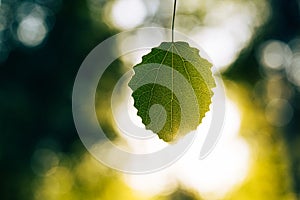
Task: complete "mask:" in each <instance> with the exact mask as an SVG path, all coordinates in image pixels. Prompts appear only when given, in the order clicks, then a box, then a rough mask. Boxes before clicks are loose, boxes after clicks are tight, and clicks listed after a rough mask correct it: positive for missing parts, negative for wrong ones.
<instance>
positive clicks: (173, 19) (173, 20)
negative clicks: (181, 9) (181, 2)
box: [172, 0, 177, 43]
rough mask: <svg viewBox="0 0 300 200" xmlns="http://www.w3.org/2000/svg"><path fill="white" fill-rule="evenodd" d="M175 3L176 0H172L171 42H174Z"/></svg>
mask: <svg viewBox="0 0 300 200" xmlns="http://www.w3.org/2000/svg"><path fill="white" fill-rule="evenodd" d="M176 5H177V0H174V9H173V18H172V43H174V26H175V16H176Z"/></svg>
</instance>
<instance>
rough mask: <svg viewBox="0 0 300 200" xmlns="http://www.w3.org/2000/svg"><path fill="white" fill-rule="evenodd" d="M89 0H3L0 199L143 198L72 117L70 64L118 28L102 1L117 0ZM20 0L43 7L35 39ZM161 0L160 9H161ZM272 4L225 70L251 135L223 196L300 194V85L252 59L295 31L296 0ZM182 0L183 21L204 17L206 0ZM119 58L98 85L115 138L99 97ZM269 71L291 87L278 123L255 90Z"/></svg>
mask: <svg viewBox="0 0 300 200" xmlns="http://www.w3.org/2000/svg"><path fill="white" fill-rule="evenodd" d="M90 1H91V2H93V3H94V4H95V5H96V6H97V8H95V9H91V8H89V6H88V4H87V1H84V0H63V1H59V0H57V1H55V0H36V1H19V0H6V1H5V0H2V1H1V5H0V9H1V12H0V23H1V25H3V27H5V26H6V29H3V30H2V29H1V30H0V38H1V42H0V55H1V56H0V58H1V59H0V62H1V64H0V133H1V137H2V139H1V140H0V199H4V200H17V199H22V200H27V199H28V200H29V199H39V200H40V199H43V200H47V199H49V200H50V199H66V200H67V199H72V200H73V199H91V200H93V199H101V200H105V199H141V200H142V199H147V198H146V197H144V196H143V195H140V194H138V193H137V192H135V191H133V190H132V189H131V188H130V187H129V186H128V185H126V183H125V182H124V180H123V179H122V174H120V173H118V172H115V171H113V170H111V169H108V168H107V167H104V166H103V165H101V164H99V163H98V162H97V161H95V160H94V159H93V158H91V156H90V155H89V153H88V152H87V151H86V150H85V149H84V147H83V146H82V144H81V142H79V138H78V136H77V133H76V130H75V127H74V123H73V119H72V108H71V104H72V103H71V94H72V86H73V82H74V79H75V76H76V73H77V70H78V69H79V67H80V64H81V62H82V61H83V60H84V58H85V56H86V55H87V54H88V53H89V52H90V50H91V49H93V48H94V47H95V46H96V45H97V44H98V43H100V42H101V41H103V40H104V39H106V38H108V37H109V36H111V35H113V34H115V33H117V32H118V30H117V29H115V28H114V27H113V26H112V25H111V24H109V23H107V21H106V20H107V19H106V18H107V13H105V10H104V4H112V3H113V2H115V1H104V0H103V1H96V0H95V1H92V0H90ZM228 1H230V0H228ZM24 2H31V3H34V2H36V3H37V4H39V5H41V6H43V8H45V10H47V12H46V13H48V14H47V18H46V22H47V27H48V32H47V37H46V38H45V40H43V42H42V43H41V44H40V45H37V46H35V47H28V46H26V45H24V43H22V40H21V39H22V38H19V39H20V40H18V36H17V31H16V27H17V23H18V20H17V18H18V16H19V15H18V13H19V12H21V11H20V10H18V6H19V5H21V3H24ZM166 2H167V1H166ZM166 2H165V1H164V2H162V3H161V4H162V5H161V6H160V8H159V10H158V11H157V12H160V14H161V13H163V11H164V8H165V6H164V5H165V3H166ZM189 2H191V3H192V1H189ZM226 2H227V1H226ZM233 2H235V3H240V2H241V1H233ZM167 3H168V2H167ZM194 3H195V2H194ZM197 3H198V2H197ZM94 4H93V5H94ZM200 4H201V3H200ZM269 4H270V10H271V17H270V19H269V21H268V22H267V23H266V24H265V25H264V26H263V27H261V28H260V29H258V30H257V33H256V34H255V38H253V40H252V41H251V42H250V43H249V44H248V45H247V46H246V48H244V50H243V51H242V52H241V53H240V55H238V58H237V59H236V60H235V62H234V63H233V64H232V65H231V66H230V68H229V69H228V70H227V71H225V72H224V73H223V76H224V78H226V88H227V90H228V93H229V96H230V98H231V99H233V100H234V102H236V103H237V104H238V106H239V109H240V111H241V113H242V126H241V130H240V135H241V136H243V137H244V138H245V139H246V140H247V142H248V143H249V144H250V146H251V151H252V152H251V153H252V155H253V157H252V162H251V166H250V171H249V174H248V176H247V178H246V179H245V180H244V181H243V183H241V184H240V185H238V186H236V187H235V188H234V189H233V190H232V191H230V192H229V193H228V194H227V195H226V196H225V197H224V199H242V200H247V199H287V200H289V199H291V200H292V199H297V198H299V196H300V171H299V169H300V151H299V147H300V137H299V136H300V135H299V134H300V131H299V130H300V124H299V118H300V114H299V113H300V106H299V102H300V94H299V88H298V87H297V86H296V85H294V84H292V83H290V82H289V80H288V77H287V74H286V73H285V72H284V71H282V70H281V71H280V70H279V71H277V72H272V73H271V75H270V74H268V73H266V72H264V69H263V67H262V66H261V65H260V63H259V62H258V60H257V51H258V49H259V48H260V46H261V44H262V43H264V42H265V41H267V40H271V39H272V40H274V39H276V40H280V41H283V42H286V43H288V42H289V41H290V40H292V39H293V38H295V37H299V36H300V14H299V13H300V12H299V4H300V3H299V1H297V0H290V1H284V0H269ZM191 5H192V4H191ZM5 6H6V7H5ZM6 8H9V9H6ZM182 8H183V9H182V11H180V12H179V17H178V18H181V19H182V21H180V20H179V22H178V24H179V26H181V30H185V29H187V27H188V24H187V23H186V22H187V21H190V20H191V17H192V21H193V20H195V21H197V20H198V21H197V25H201V23H202V22H203V21H201V20H202V19H203V17H204V16H205V14H206V10H205V9H204V7H203V5H202V7H201V8H199V9H198V10H197V9H195V10H193V11H191V12H192V13H194V14H193V15H191V14H186V12H187V10H189V7H184V6H183V7H182ZM5 9H6V10H5ZM185 9H186V10H185ZM3 10H4V11H5V12H4V11H3ZM49 13H50V14H49ZM91 13H92V14H91ZM103 13H105V16H106V17H105V16H104V17H103ZM186 17H187V18H186ZM183 19H185V20H183ZM199 19H200V20H199ZM147 20H149V19H147ZM147 20H146V21H145V23H148V24H151V23H152V22H154V23H156V22H157V23H158V22H160V21H161V22H162V24H166V23H168V21H169V15H168V16H167V17H166V15H163V17H161V18H159V17H153V20H152V21H150V22H149V21H147ZM4 21H5V23H4ZM199 21H200V22H199ZM193 22H194V21H193ZM4 25H5V26H4ZM160 25H161V24H160ZM185 26H186V27H185ZM190 26H195V23H190ZM236 28H237V29H238V28H239V27H236ZM179 29H180V28H179ZM25 36H26V37H29V36H28V35H25ZM25 36H23V37H25ZM3 38H4V39H3ZM25 39H26V38H25ZM27 39H28V38H27ZM29 39H30V37H29ZM23 40H24V38H23ZM32 42H33V41H32ZM122 67H123V63H122V62H121V61H116V62H115V63H113V65H112V67H111V68H110V70H109V71H107V72H106V73H105V76H104V78H103V79H102V80H101V81H100V83H99V84H100V85H101V84H102V85H103V86H104V87H101V91H98V92H99V93H100V92H101V94H105V95H101V96H97V97H96V98H97V105H96V106H97V108H99V109H97V112H98V117H99V121H101V122H103V124H102V126H104V127H105V129H106V130H108V132H109V133H112V134H111V135H109V136H108V137H109V138H110V139H114V138H116V130H115V128H114V124H113V123H112V122H111V121H112V120H111V119H112V117H111V113H110V111H107V110H105V108H106V107H107V106H108V105H109V103H110V102H109V101H108V100H107V98H106V97H107V96H110V95H111V89H112V88H113V85H114V83H115V82H116V80H118V77H120V75H121V74H122ZM274 74H276V75H278V74H279V75H280V76H281V77H282V79H283V84H284V85H285V86H287V87H288V88H289V89H290V90H291V91H292V93H293V96H292V98H290V100H289V101H290V103H291V105H292V106H293V113H294V114H293V116H294V117H293V119H292V120H291V122H290V123H289V124H288V125H287V126H284V127H279V128H278V127H275V126H272V125H271V124H270V123H269V122H268V121H266V117H265V107H266V105H267V103H266V100H265V95H266V91H264V90H263V91H260V92H258V93H255V89H256V87H257V84H258V83H259V82H260V81H264V80H265V79H268V78H269V77H270V76H273V75H274ZM263 83H265V82H263ZM264 87H267V86H266V85H264ZM200 196H201V194H198V193H196V192H193V191H190V189H189V188H184V189H182V188H180V187H179V188H178V190H177V191H174V193H172V194H166V195H161V196H157V197H153V198H154V199H158V200H159V199H162V200H163V199H166V200H167V199H181V200H184V199H187V200H189V199H201V197H200Z"/></svg>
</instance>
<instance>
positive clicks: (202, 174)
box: [118, 94, 250, 199]
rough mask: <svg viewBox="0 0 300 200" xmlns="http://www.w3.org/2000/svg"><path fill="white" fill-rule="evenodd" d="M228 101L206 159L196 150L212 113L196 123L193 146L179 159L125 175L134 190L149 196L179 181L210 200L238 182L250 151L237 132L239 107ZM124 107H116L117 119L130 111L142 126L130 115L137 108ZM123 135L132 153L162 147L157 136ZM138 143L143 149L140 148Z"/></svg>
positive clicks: (240, 180) (162, 143)
mask: <svg viewBox="0 0 300 200" xmlns="http://www.w3.org/2000/svg"><path fill="white" fill-rule="evenodd" d="M128 95H129V94H128ZM227 102H228V104H227V106H226V119H225V124H224V128H223V130H222V135H221V138H220V140H219V142H218V143H217V146H216V148H215V149H214V150H213V152H212V153H211V154H210V155H209V156H208V157H207V158H205V159H204V160H199V153H200V149H201V146H202V144H203V142H204V140H205V137H206V134H207V132H208V129H209V126H210V123H211V119H212V116H211V115H212V113H211V112H209V113H208V114H207V116H206V118H205V119H204V121H203V123H202V124H201V125H200V126H199V128H198V130H197V132H198V134H197V137H196V139H195V141H194V143H193V145H192V146H191V148H190V149H189V150H188V152H187V153H186V154H185V155H184V156H183V157H182V158H181V159H180V160H179V161H178V162H176V163H175V164H174V165H172V166H171V167H168V168H166V169H163V170H162V171H159V172H156V173H153V174H146V175H125V174H124V179H125V181H126V182H127V184H128V185H129V186H130V187H132V188H133V189H134V190H136V191H137V192H139V193H142V194H143V195H146V196H150V197H151V196H155V195H157V194H168V193H170V192H172V191H173V190H174V189H175V188H176V187H177V186H178V184H180V185H182V186H184V187H186V188H191V189H193V190H195V191H198V192H199V194H200V195H201V196H203V197H207V198H208V199H210V198H221V197H222V196H224V195H225V194H226V193H227V192H228V191H230V190H231V189H233V187H234V186H236V185H237V184H239V183H241V182H242V181H243V180H244V178H245V177H246V175H247V172H248V167H249V162H250V150H249V146H248V144H247V143H246V142H245V140H243V139H242V138H241V137H239V135H238V133H239V128H240V122H241V118H240V113H239V110H238V108H237V107H236V106H235V105H234V103H233V102H232V101H230V100H229V99H227ZM127 106H128V105H125V104H124V105H121V106H120V108H119V109H118V110H119V114H118V115H119V116H118V121H119V120H126V121H128V119H125V117H124V116H125V115H124V114H122V112H124V111H126V112H127V111H128V110H129V112H132V113H131V114H130V116H131V117H130V118H131V119H130V120H134V123H135V124H138V125H139V126H143V125H142V124H141V120H140V119H139V118H137V117H132V116H134V115H136V110H135V109H134V108H132V109H128V108H127ZM131 106H132V105H131ZM132 107H133V106H132ZM122 116H123V117H122ZM121 135H122V134H121ZM123 138H124V139H125V140H126V142H127V143H128V146H129V147H128V148H129V149H131V150H133V151H134V152H135V153H141V150H143V151H142V153H146V152H153V151H157V150H158V149H160V148H162V147H164V142H162V141H161V140H159V139H158V137H153V138H151V139H150V140H142V141H141V140H134V139H131V138H130V137H128V136H123ZM141 146H143V148H140V147H141ZM145 149H146V150H145Z"/></svg>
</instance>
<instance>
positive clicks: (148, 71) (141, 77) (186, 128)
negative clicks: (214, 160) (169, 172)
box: [129, 42, 215, 142]
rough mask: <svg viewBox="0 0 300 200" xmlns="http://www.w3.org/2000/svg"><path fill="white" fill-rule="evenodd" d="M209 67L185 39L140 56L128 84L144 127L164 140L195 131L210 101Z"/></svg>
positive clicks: (211, 80)
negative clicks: (141, 57)
mask: <svg viewBox="0 0 300 200" xmlns="http://www.w3.org/2000/svg"><path fill="white" fill-rule="evenodd" d="M211 66H212V64H211V63H210V62H208V61H207V60H205V59H203V58H201V57H200V55H199V50H198V49H196V48H192V47H190V46H189V44H188V43H186V42H175V43H172V42H163V43H162V44H161V45H160V46H159V47H156V48H153V49H152V51H151V52H150V53H149V54H147V55H145V56H143V61H142V62H141V63H140V64H138V65H136V66H135V67H134V72H135V75H134V76H133V77H132V79H131V80H130V82H129V87H130V88H131V89H132V90H133V93H132V97H133V98H134V106H135V107H136V108H137V110H138V113H137V114H138V116H140V117H141V118H142V122H143V124H144V125H145V126H146V129H148V130H152V131H153V132H154V133H156V134H157V135H158V136H159V138H161V139H163V140H164V141H166V142H170V141H174V140H175V139H177V138H178V136H182V135H185V134H187V133H189V132H190V131H193V130H195V129H196V128H197V126H198V125H199V124H200V123H201V121H202V118H203V117H204V116H205V113H206V112H207V111H209V105H210V104H211V98H212V95H213V92H212V91H211V89H212V88H213V87H215V81H214V78H213V76H212V72H211Z"/></svg>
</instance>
